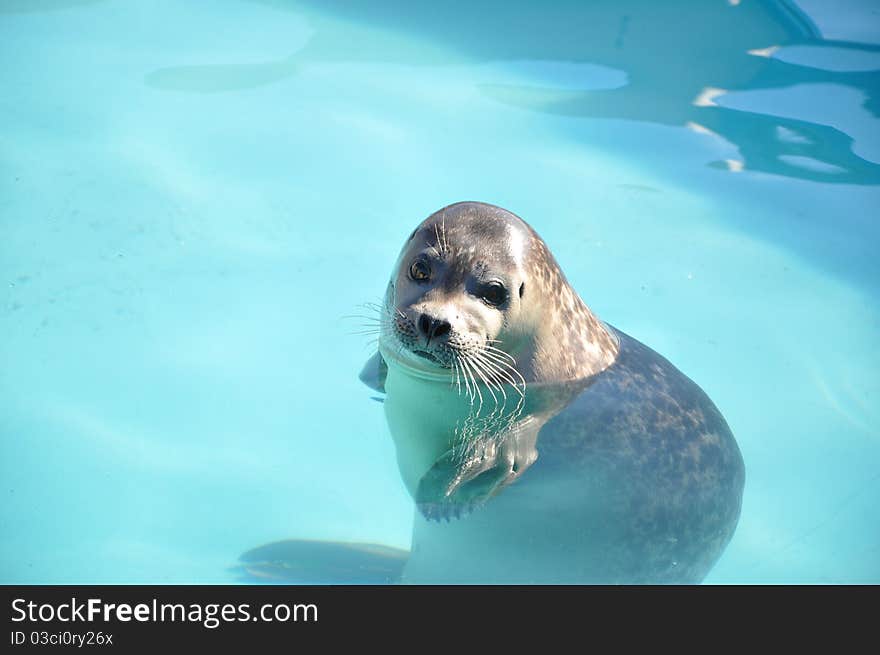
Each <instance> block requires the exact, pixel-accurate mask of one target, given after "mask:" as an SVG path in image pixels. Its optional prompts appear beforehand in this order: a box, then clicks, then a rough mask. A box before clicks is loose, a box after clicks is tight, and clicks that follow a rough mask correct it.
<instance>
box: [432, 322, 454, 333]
mask: <svg viewBox="0 0 880 655" xmlns="http://www.w3.org/2000/svg"><path fill="white" fill-rule="evenodd" d="M451 329H452V326H451V325H450V324H449V321H437V320H435V321H434V335H433V336H435V337H442V336H443V335H444V334H449V330H451Z"/></svg>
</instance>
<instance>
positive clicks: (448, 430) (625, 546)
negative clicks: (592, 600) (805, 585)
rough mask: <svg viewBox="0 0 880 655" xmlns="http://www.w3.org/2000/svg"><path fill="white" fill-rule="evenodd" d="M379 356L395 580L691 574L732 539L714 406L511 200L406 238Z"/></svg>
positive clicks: (729, 494)
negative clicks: (406, 512)
mask: <svg viewBox="0 0 880 655" xmlns="http://www.w3.org/2000/svg"><path fill="white" fill-rule="evenodd" d="M372 366H373V368H375V369H376V370H377V371H378V373H377V374H376V375H374V376H371V375H369V374H367V376H366V377H373V378H374V379H375V380H376V383H375V384H374V386H376V388H378V389H380V390H382V391H384V392H385V393H386V398H385V411H386V417H387V420H388V425H389V429H390V432H391V435H392V437H393V439H394V442H395V446H396V450H397V455H398V464H399V468H400V471H401V476H402V478H403V480H404V483H405V484H406V486H407V488H408V490H409V491H410V493H411V494H412V495H413V497H414V499H415V501H416V504H417V508H418V511H417V513H416V519H415V526H414V531H413V543H412V551H411V555H410V558H409V560H408V562H407V564H406V566H405V568H404V571H403V575H402V581H403V582H411V583H446V582H448V583H470V582H473V583H516V582H521V583H612V584H617V583H642V584H644V583H693V582H698V581H700V580H702V578H703V577H704V576H705V575H706V573H707V572H708V571H709V570H710V568H711V567H712V565H713V564H714V563H715V561H716V560H717V558H718V557H719V556H720V554H721V553H722V551H723V549H724V547H725V546H726V544H727V543H728V541H729V540H730V538H731V536H732V535H733V532H734V529H735V527H736V524H737V521H738V517H739V512H740V505H741V498H742V490H743V485H744V467H743V462H742V458H741V456H740V452H739V450H738V448H737V445H736V442H735V440H734V438H733V435H732V434H731V431H730V429H729V427H728V426H727V424H726V422H725V421H724V419H723V417H722V416H721V414H720V412H719V411H718V409H717V408H716V407H715V405H714V404H713V403H712V401H711V400H710V399H709V398H708V397H707V396H706V394H705V393H703V391H702V390H701V389H700V388H699V387H698V386H697V385H696V384H695V383H694V382H692V381H691V380H689V379H688V378H687V377H686V376H685V375H684V374H682V373H681V372H680V371H679V370H677V369H676V368H675V367H674V366H673V365H672V364H670V363H669V362H668V361H666V360H665V359H664V358H663V357H661V356H660V355H658V354H657V353H655V352H654V351H652V350H651V349H650V348H648V347H647V346H645V345H643V344H641V343H639V342H638V341H637V340H635V339H633V338H631V337H629V336H627V335H625V334H623V333H622V332H620V331H618V330H616V329H614V328H612V327H610V326H608V325H606V324H604V323H602V322H601V321H600V320H599V319H598V318H597V317H596V316H595V315H594V314H593V313H592V311H591V310H590V309H589V308H588V307H587V306H586V304H585V303H584V302H583V301H582V300H581V298H580V297H579V296H578V294H577V293H576V292H575V291H574V290H573V289H572V288H571V286H570V285H569V284H568V282H567V280H566V279H565V276H564V275H563V274H562V271H561V270H560V268H559V266H558V264H557V263H556V261H555V259H554V258H553V256H552V254H551V253H550V250H549V248H548V247H547V246H546V244H545V243H544V242H543V240H541V239H540V237H539V236H538V235H537V234H536V233H535V232H534V230H532V229H531V228H530V227H529V226H528V225H527V224H526V223H525V222H524V221H522V219H520V218H519V217H516V216H515V215H513V214H511V213H509V212H506V211H505V210H503V209H500V208H498V207H494V206H491V205H485V204H482V203H458V204H456V205H451V206H449V207H447V208H444V209H443V210H440V211H439V212H436V213H435V214H433V215H432V216H430V217H429V218H428V219H426V220H425V221H424V222H423V223H422V224H421V225H420V226H419V227H418V228H417V229H416V230H415V231H414V232H413V234H412V235H411V236H410V238H409V240H408V241H407V243H406V244H405V245H404V248H403V250H402V251H401V255H400V257H399V258H398V261H397V263H396V264H395V268H394V272H393V274H392V278H391V281H390V283H389V285H388V290H387V293H386V296H385V301H384V305H383V307H382V328H381V331H380V339H379V355H378V356H377V358H376V359H375V361H374V363H373V365H372Z"/></svg>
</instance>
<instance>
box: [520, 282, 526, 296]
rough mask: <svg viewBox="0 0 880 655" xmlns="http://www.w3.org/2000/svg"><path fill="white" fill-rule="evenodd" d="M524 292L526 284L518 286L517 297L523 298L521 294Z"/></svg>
mask: <svg viewBox="0 0 880 655" xmlns="http://www.w3.org/2000/svg"><path fill="white" fill-rule="evenodd" d="M525 291H526V283H525V282H523V283H522V284H520V285H519V297H520V298H522V297H523V294H524V293H525Z"/></svg>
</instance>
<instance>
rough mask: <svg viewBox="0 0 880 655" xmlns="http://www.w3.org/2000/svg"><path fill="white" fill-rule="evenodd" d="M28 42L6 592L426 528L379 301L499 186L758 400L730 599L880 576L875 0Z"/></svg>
mask: <svg viewBox="0 0 880 655" xmlns="http://www.w3.org/2000/svg"><path fill="white" fill-rule="evenodd" d="M0 34H2V41H0V42H2V46H0V48H2V51H3V56H2V58H0V67H2V79H3V82H4V84H3V87H4V93H3V94H2V97H0V116H2V128H0V235H2V239H0V281H2V295H0V333H2V335H3V338H2V340H0V397H2V401H0V438H2V448H3V450H2V460H0V474H2V479H3V487H2V493H3V494H4V497H5V502H4V503H3V505H2V510H0V526H2V527H0V530H2V533H3V535H4V536H3V539H2V541H0V557H2V559H0V581H2V582H3V583H13V584H14V583H88V582H99V583H117V582H128V583H150V582H157V583H163V582H170V583H190V582H205V583H213V582H227V581H234V580H236V579H237V575H238V574H237V572H236V570H235V568H234V566H235V564H236V559H237V557H238V555H239V554H240V553H242V552H244V551H246V550H248V549H249V548H252V547H254V546H258V545H260V544H263V543H266V542H271V541H275V540H278V539H285V538H315V539H331V540H346V541H348V540H353V541H371V542H378V543H383V544H388V545H391V546H398V547H402V548H406V547H408V545H409V540H410V529H411V525H412V512H413V509H412V501H411V500H410V498H409V496H408V495H407V492H406V490H405V489H404V487H403V484H402V482H401V480H400V475H399V473H398V470H397V465H396V462H395V456H394V449H393V445H392V443H391V440H390V438H389V436H388V431H387V427H386V425H385V420H384V416H383V414H382V411H381V406H380V405H378V404H377V403H376V402H374V401H373V400H371V395H373V394H372V393H371V392H370V390H369V389H367V388H365V387H364V386H363V385H362V384H361V383H360V382H359V381H358V379H357V373H358V371H359V370H360V368H361V365H362V364H363V362H364V361H365V360H366V359H367V358H368V357H369V356H370V355H371V354H372V350H371V348H374V346H371V345H370V344H369V343H368V338H364V337H360V336H357V335H354V334H352V333H353V332H356V331H357V330H358V326H359V324H358V322H357V320H356V319H354V320H353V319H348V318H346V317H347V316H350V315H354V314H358V313H359V310H358V306H359V305H360V304H362V303H365V302H371V301H376V300H378V299H379V298H380V297H381V295H382V293H383V291H384V287H385V284H386V283H387V280H388V276H389V274H390V272H391V267H392V265H393V263H394V259H395V257H396V255H397V253H398V251H399V249H400V246H401V244H402V243H403V241H404V240H405V238H406V236H407V235H408V234H409V233H410V232H411V231H412V229H413V228H414V227H415V225H416V224H418V223H419V222H420V221H421V220H422V219H423V218H425V217H426V216H428V214H430V213H431V212H433V211H435V210H436V209H438V208H440V207H442V206H444V205H446V204H449V203H451V202H455V201H457V200H465V199H468V200H482V201H485V202H491V203H494V204H497V205H500V206H502V207H506V208H508V209H510V210H512V211H514V212H516V213H517V214H518V215H520V216H522V217H523V218H525V219H526V220H527V221H529V222H530V223H531V225H532V226H533V227H535V229H536V230H537V231H538V232H539V233H540V234H541V236H542V237H543V238H544V239H545V241H546V242H547V243H548V244H549V245H550V247H551V248H552V249H553V251H554V253H555V255H556V257H557V259H558V260H559V261H560V263H561V265H562V267H563V269H564V270H565V272H566V275H567V276H568V278H569V280H570V281H571V282H572V285H573V286H574V287H575V288H576V289H577V290H578V291H579V292H580V294H581V295H582V297H583V298H584V300H585V301H586V302H587V303H588V304H589V305H590V307H591V308H592V309H593V310H594V311H595V312H596V313H597V314H598V315H599V316H600V317H602V318H603V319H605V320H607V321H609V322H611V323H613V324H614V325H615V326H617V327H619V328H621V329H622V330H624V331H625V332H627V333H629V334H631V335H633V336H634V337H636V338H638V339H639V340H640V341H642V342H644V343H646V344H648V345H650V346H651V347H652V348H654V349H655V350H657V351H658V352H660V353H662V354H663V355H664V356H665V357H667V358H668V359H669V360H670V361H672V362H673V363H674V364H675V365H676V366H678V367H679V368H680V369H681V370H682V371H683V372H685V373H686V374H687V375H688V376H690V377H691V378H692V379H693V380H695V381H696V382H697V383H698V384H700V386H702V388H703V389H704V390H705V391H706V392H707V393H708V394H709V396H710V397H711V398H712V399H713V401H714V402H715V403H716V404H717V405H718V407H719V408H720V409H721V411H722V412H723V413H724V416H725V418H726V419H727V421H728V423H729V424H730V426H731V428H732V430H733V433H734V434H735V435H736V437H737V441H738V443H739V446H740V449H741V450H742V454H743V458H744V460H745V463H746V476H747V477H746V487H745V495H744V501H743V509H742V515H741V519H740V523H739V526H738V528H737V531H736V534H735V535H734V537H733V541H732V542H731V543H730V545H729V546H728V548H727V550H726V552H725V553H724V555H723V556H722V558H721V560H720V561H719V562H718V564H717V565H716V567H715V568H714V569H713V571H712V572H711V573H710V575H709V577H708V578H707V580H706V581H707V582H714V583H741V582H749V583H778V582H814V583H823V582H833V583H837V582H848V583H865V582H874V583H876V582H880V521H878V520H877V512H876V507H877V504H878V501H880V402H878V398H880V395H878V394H880V378H878V375H877V371H878V370H880V355H878V351H877V348H876V347H875V341H876V338H877V335H878V328H880V305H878V300H877V299H878V289H880V275H878V273H880V266H878V258H877V246H878V242H880V241H878V236H880V227H878V222H877V215H878V212H877V207H878V206H880V203H878V201H880V192H878V184H880V138H878V135H880V130H878V114H880V109H878V106H877V97H878V92H880V76H878V70H880V13H878V10H877V8H876V6H874V3H871V2H858V1H856V0H848V1H847V2H845V3H840V2H830V1H824V0H801V1H799V2H797V3H794V2H771V1H766V2H758V1H750V0H742V1H741V2H738V1H734V0H728V1H727V2H725V1H722V0H718V1H716V2H699V1H693V2H685V1H680V2H669V3H662V4H658V3H653V2H647V1H644V0H622V1H621V0H617V1H615V2H611V1H610V0H607V1H604V0H603V1H597V2H590V3H583V2H555V3H547V5H546V6H545V5H544V4H541V6H540V7H539V5H538V3H527V2H516V3H510V2H505V3H501V2H487V3H479V6H478V7H475V6H473V5H472V3H463V2H462V3H460V2H449V3H432V2H407V3H402V2H383V3H376V4H375V6H374V7H371V8H369V9H367V8H365V7H364V8H361V9H355V8H352V7H351V6H349V5H347V4H345V3H327V2H309V1H298V2H293V1H290V2H288V1H286V0H264V1H251V2H249V1H245V0H224V1H218V2H215V3H211V5H210V6H208V5H206V4H203V3H180V2H139V3H122V2H113V1H112V0H107V1H102V0H79V1H77V0H34V1H32V2H25V1H24V0H12V1H10V2H5V3H3V5H2V7H0Z"/></svg>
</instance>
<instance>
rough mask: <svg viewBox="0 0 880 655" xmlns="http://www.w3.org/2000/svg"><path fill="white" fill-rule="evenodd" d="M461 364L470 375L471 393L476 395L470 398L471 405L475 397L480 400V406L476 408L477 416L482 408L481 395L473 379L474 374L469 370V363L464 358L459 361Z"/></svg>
mask: <svg viewBox="0 0 880 655" xmlns="http://www.w3.org/2000/svg"><path fill="white" fill-rule="evenodd" d="M461 363H462V364H463V365H464V367H465V370H466V371H467V372H468V373H469V374H470V378H471V388H472V390H473V392H475V393H476V396H473V395H472V396H471V405H473V404H474V400H475V397H479V399H480V405H479V407H478V408H477V414H479V413H480V409H482V407H483V393H482V392H481V391H480V387H479V386H478V385H477V380H476V378H475V377H474V372H473V370H472V369H471V366H470V362H469V361H468V359H467V358H466V357H463V358H462V360H461Z"/></svg>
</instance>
